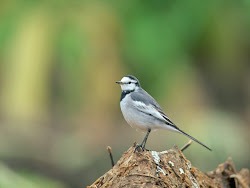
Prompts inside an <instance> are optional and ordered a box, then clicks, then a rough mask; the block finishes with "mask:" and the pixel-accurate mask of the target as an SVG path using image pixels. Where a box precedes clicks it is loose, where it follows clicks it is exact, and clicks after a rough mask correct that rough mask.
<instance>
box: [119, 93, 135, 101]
mask: <svg viewBox="0 0 250 188" xmlns="http://www.w3.org/2000/svg"><path fill="white" fill-rule="evenodd" d="M133 91H135V90H126V91H122V95H121V100H120V101H122V99H124V98H125V97H126V95H127V94H129V93H131V92H133Z"/></svg>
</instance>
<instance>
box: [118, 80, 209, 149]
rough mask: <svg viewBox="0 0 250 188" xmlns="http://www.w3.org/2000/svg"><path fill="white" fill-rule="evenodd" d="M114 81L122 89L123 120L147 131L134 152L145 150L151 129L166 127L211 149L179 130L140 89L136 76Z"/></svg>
mask: <svg viewBox="0 0 250 188" xmlns="http://www.w3.org/2000/svg"><path fill="white" fill-rule="evenodd" d="M116 83H117V84H120V86H121V89H122V94H121V99H120V106H121V111H122V114H123V116H124V118H125V120H126V121H127V123H128V124H129V125H130V126H131V127H133V128H136V129H137V130H141V131H145V132H147V134H146V136H145V137H144V139H143V141H142V143H141V144H139V145H137V146H136V147H135V150H134V152H136V150H138V151H139V149H140V148H141V149H142V150H147V149H146V148H145V145H146V142H147V138H148V135H149V133H150V132H151V130H157V129H167V130H170V131H173V132H177V133H181V134H183V135H185V136H187V137H189V138H191V139H192V140H194V141H195V142H197V143H198V144H200V145H202V146H203V147H205V148H207V149H208V150H210V151H211V149H210V148H209V147H207V146H206V145H204V144H202V143H201V142H200V141H198V140H196V139H195V138H193V137H192V136H190V135H188V134H187V133H185V132H183V131H182V130H180V129H179V128H178V127H177V126H176V125H175V124H174V123H173V122H172V121H171V120H170V119H169V118H168V117H167V115H166V114H165V113H164V112H163V110H162V109H161V107H160V105H159V104H158V103H157V102H156V101H155V99H154V98H153V97H151V95H149V94H148V93H147V92H146V91H145V90H144V89H142V87H141V85H140V82H139V80H138V79H137V78H136V77H134V76H131V75H128V76H125V77H123V78H122V79H121V81H117V82H116Z"/></svg>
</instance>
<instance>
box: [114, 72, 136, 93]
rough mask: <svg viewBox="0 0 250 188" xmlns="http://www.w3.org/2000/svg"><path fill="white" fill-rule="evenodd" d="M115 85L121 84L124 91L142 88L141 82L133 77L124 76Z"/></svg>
mask: <svg viewBox="0 0 250 188" xmlns="http://www.w3.org/2000/svg"><path fill="white" fill-rule="evenodd" d="M115 83H117V84H120V86H121V88H122V91H133V90H137V89H139V88H140V87H141V85H140V82H139V80H138V79H137V78H136V77H134V76H131V75H128V76H124V77H123V78H122V79H121V81H117V82H115Z"/></svg>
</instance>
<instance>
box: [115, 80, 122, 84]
mask: <svg viewBox="0 0 250 188" xmlns="http://www.w3.org/2000/svg"><path fill="white" fill-rule="evenodd" d="M115 83H117V84H123V83H122V82H121V81H117V82H115Z"/></svg>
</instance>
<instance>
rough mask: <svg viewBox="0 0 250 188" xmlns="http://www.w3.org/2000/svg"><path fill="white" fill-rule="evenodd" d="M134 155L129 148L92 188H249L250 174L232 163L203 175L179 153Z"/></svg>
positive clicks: (228, 162)
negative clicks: (237, 168) (238, 169)
mask: <svg viewBox="0 0 250 188" xmlns="http://www.w3.org/2000/svg"><path fill="white" fill-rule="evenodd" d="M133 152H134V147H131V148H129V149H128V150H127V151H126V152H124V154H123V155H122V157H121V159H120V160H119V161H118V162H117V163H116V165H115V166H114V167H113V168H112V169H111V170H109V171H108V172H107V173H105V174H104V175H103V176H101V177H100V178H98V179H97V180H96V181H95V182H94V183H93V184H92V185H91V186H89V188H96V187H180V188H186V187H194V188H198V187H209V188H214V187H216V188H218V187H219V188H220V187H221V188H227V187H229V188H233V187H235V188H241V187H242V188H247V187H249V182H250V177H249V170H248V169H242V170H241V171H239V172H236V170H235V167H234V164H233V162H232V159H230V158H229V159H228V160H227V161H226V162H224V163H223V164H220V165H219V166H218V167H217V168H216V169H215V170H213V171H211V172H207V173H205V174H204V173H202V172H201V171H200V170H198V169H197V168H195V167H193V166H192V165H191V163H190V161H188V160H187V159H186V158H185V156H184V155H183V153H182V152H181V151H180V150H179V149H177V148H174V149H170V150H168V151H162V152H156V151H141V152H136V153H133Z"/></svg>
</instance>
